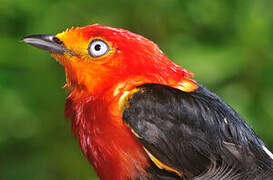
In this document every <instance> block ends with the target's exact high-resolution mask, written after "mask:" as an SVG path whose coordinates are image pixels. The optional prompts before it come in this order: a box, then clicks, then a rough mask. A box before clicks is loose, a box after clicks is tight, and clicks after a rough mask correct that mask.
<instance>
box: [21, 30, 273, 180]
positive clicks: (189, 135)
mask: <svg viewBox="0 0 273 180" xmlns="http://www.w3.org/2000/svg"><path fill="white" fill-rule="evenodd" d="M24 41H25V42H27V43H29V44H32V45H34V46H37V47H40V48H42V49H46V50H49V51H50V52H51V53H52V55H53V56H54V57H55V58H56V59H58V61H59V62H60V63H61V64H62V65H63V66H64V68H65V71H66V79H67V83H66V86H65V87H67V88H69V89H70V94H69V96H68V97H67V100H66V108H65V114H66V116H67V117H69V118H70V120H71V124H72V129H73V132H74V134H75V136H76V137H77V138H78V139H79V142H80V146H81V149H82V152H83V153H84V155H85V156H86V157H87V159H88V160H89V162H90V163H91V164H92V166H93V167H94V169H95V171H96V172H97V174H98V176H99V177H100V179H102V180H110V179H111V180H115V179H117V180H118V179H132V180H134V179H141V180H146V179H158V180H160V179H162V180H163V179H170V180H172V179H234V180H235V179H255V178H256V179H259V178H263V179H272V177H273V155H272V154H271V153H270V151H269V150H268V149H267V148H266V145H265V144H264V143H263V142H262V140H260V139H259V138H258V137H257V135H256V134H255V133H254V131H253V130H252V129H251V128H250V127H249V126H248V125H247V123H246V122H245V121H244V120H242V119H241V117H240V116H239V115H238V114H237V113H236V112H235V111H234V110H233V109H232V108H231V107H229V106H228V105H227V104H225V103H224V102H223V101H222V100H221V99H220V98H219V97H217V96H216V95H215V94H213V93H211V92H210V91H208V90H207V89H206V88H204V87H203V86H201V85H200V84H198V83H197V82H195V81H194V80H192V79H191V78H190V76H193V74H192V73H191V72H189V71H187V70H185V69H183V68H182V67H180V66H178V65H176V64H174V63H173V62H172V61H170V60H169V59H168V58H167V56H166V55H164V54H163V53H162V52H161V50H160V49H159V48H158V46H157V45H156V44H154V43H153V42H151V41H150V40H148V39H146V38H144V37H142V36H140V35H136V34H134V33H131V32H129V31H126V30H122V29H116V28H110V27H105V26H101V25H91V26H87V27H84V28H73V29H70V30H67V31H65V32H63V33H60V34H57V35H56V36H55V35H34V36H28V37H26V38H25V39H24Z"/></svg>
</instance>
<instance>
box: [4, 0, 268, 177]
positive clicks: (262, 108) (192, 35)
mask: <svg viewBox="0 0 273 180" xmlns="http://www.w3.org/2000/svg"><path fill="white" fill-rule="evenodd" d="M0 4H1V5H0V39H1V40H0V50H1V53H0V99H1V101H0V128H1V129H0V179H4V180H14V179H20V180H24V179H27V180H36V179H39V180H47V179H52V180H54V179H56V180H57V179H66V180H75V179H81V180H85V179H86V180H87V179H88V180H90V179H97V178H96V175H95V173H94V172H93V171H92V167H91V166H90V165H89V163H88V162H87V160H86V159H85V158H84V157H83V155H82V153H81V152H80V148H79V147H78V143H77V142H76V141H75V140H74V138H73V135H72V133H71V132H70V124H69V123H68V122H67V121H66V120H65V119H64V117H63V109H64V102H65V96H66V93H65V91H64V90H62V89H61V88H60V87H61V86H62V85H63V84H64V81H65V79H64V72H63V69H62V67H61V66H59V65H58V64H57V63H56V62H55V61H54V60H53V59H52V58H51V57H50V56H49V54H48V53H47V52H45V51H41V50H38V49H35V48H33V47H30V46H27V45H25V44H23V43H21V42H20V39H21V38H22V37H23V36H25V35H29V34H35V33H57V32H61V31H63V30H65V29H66V28H69V27H71V26H85V25H88V24H93V23H99V24H102V25H108V26H113V27H122V28H125V29H129V30H131V31H133V32H136V33H139V34H142V35H144V36H145V37H147V38H149V39H151V40H153V41H154V42H156V43H157V44H158V45H159V46H160V47H161V49H162V50H163V51H164V52H165V53H166V54H167V55H168V56H169V57H170V58H171V59H172V60H174V61H175V62H176V63H178V64H180V65H182V66H183V67H185V68H187V69H189V70H191V71H193V72H194V73H195V79H196V80H198V81H199V82H200V83H202V84H204V85H206V86H207V87H209V88H210V89H211V90H212V91H214V92H216V93H217V94H218V95H219V96H220V97H222V98H223V99H224V100H225V101H226V102H228V103H229V104H230V105H231V106H232V107H233V108H234V109H235V110H236V111H238V112H239V113H240V114H241V115H242V117H243V118H244V119H245V120H246V121H247V122H248V123H249V124H250V125H251V126H252V127H253V128H254V129H255V131H256V132H257V134H258V135H259V136H260V137H261V138H262V139H263V140H264V141H265V142H266V143H267V144H268V146H269V148H270V149H271V150H272V149H273V130H272V129H273V110H272V108H273V106H272V101H273V53H272V52H273V51H272V47H273V11H272V7H273V1H267V0H260V1H244V0H220V1H219V0H195V1H192V0H168V1H167V0H157V1H152V0H138V1H127V0H116V1H110V0H109V1H101V0H79V1H65V0H39V1H35V0H0Z"/></svg>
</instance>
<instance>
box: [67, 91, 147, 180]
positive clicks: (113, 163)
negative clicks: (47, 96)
mask: <svg viewBox="0 0 273 180" xmlns="http://www.w3.org/2000/svg"><path fill="white" fill-rule="evenodd" d="M108 98H109V97H107V96H97V97H95V96H86V95H84V96H83V95H81V94H79V93H76V92H73V91H72V92H71V94H70V96H69V97H68V98H67V102H66V111H65V113H66V115H67V116H69V117H70V119H71V122H72V129H73V132H74V134H75V136H76V137H77V138H78V139H79V142H80V146H81V149H82V151H83V153H84V155H85V156H86V157H87V158H88V160H89V162H90V163H91V164H92V165H93V167H94V169H95V171H96V172H97V174H98V176H99V177H100V178H101V179H102V180H108V179H109V180H110V179H112V180H114V179H117V180H118V179H131V178H132V177H137V176H143V177H145V176H147V177H148V176H149V175H148V174H147V173H146V171H145V169H146V167H147V166H148V165H149V164H148V161H147V160H148V157H147V155H146V154H145V152H144V150H143V148H142V147H141V145H140V144H139V143H137V141H136V139H135V137H134V136H133V135H132V134H131V132H130V129H129V128H128V127H127V126H126V125H125V124H123V123H122V121H121V117H120V116H115V115H113V114H112V113H111V112H110V111H109V107H110V106H109V102H108V100H110V98H109V99H108ZM133 179H134V178H133Z"/></svg>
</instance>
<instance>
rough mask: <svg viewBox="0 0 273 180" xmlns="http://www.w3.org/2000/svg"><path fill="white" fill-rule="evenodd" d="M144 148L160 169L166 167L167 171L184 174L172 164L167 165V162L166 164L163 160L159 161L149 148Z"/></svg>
mask: <svg viewBox="0 0 273 180" xmlns="http://www.w3.org/2000/svg"><path fill="white" fill-rule="evenodd" d="M144 150H145V151H146V153H147V154H148V156H149V158H150V159H151V160H152V161H153V162H154V163H155V165H156V166H157V167H158V168H159V169H165V170H167V171H170V172H173V173H175V174H177V175H178V176H180V177H182V176H183V174H182V173H181V172H179V171H177V170H176V169H173V168H171V167H170V166H167V165H166V164H164V163H163V162H161V161H159V160H158V159H157V158H156V157H154V156H153V155H152V154H151V153H150V152H149V151H148V150H147V149H145V148H144Z"/></svg>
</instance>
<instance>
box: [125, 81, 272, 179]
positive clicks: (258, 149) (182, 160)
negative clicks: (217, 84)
mask: <svg viewBox="0 0 273 180" xmlns="http://www.w3.org/2000/svg"><path fill="white" fill-rule="evenodd" d="M138 89H139V91H137V92H135V93H134V94H133V95H132V96H131V97H130V98H129V100H128V103H127V106H126V107H125V109H124V111H123V120H124V121H125V122H126V124H128V125H129V127H130V128H131V129H132V131H133V132H134V134H135V135H136V137H137V139H138V141H139V142H140V143H141V144H142V145H143V146H144V148H145V149H146V151H147V153H148V154H150V158H151V155H152V156H153V157H154V158H156V160H159V161H160V162H161V163H162V164H164V165H166V166H167V167H169V168H171V169H172V170H171V171H170V172H172V174H174V173H175V174H178V175H181V174H183V177H184V178H196V179H242V178H244V179H245V178H247V179H255V178H256V177H259V178H260V177H261V176H262V175H264V177H265V178H267V177H269V178H270V177H271V178H272V174H273V159H272V158H271V157H270V156H269V155H268V153H266V152H265V150H264V148H265V144H264V143H263V142H262V140H260V139H259V138H258V137H257V135H256V134H255V133H254V131H253V130H252V129H251V128H250V127H249V126H248V125H247V123H246V122H245V121H244V120H243V119H242V118H241V117H240V116H239V115H238V114H237V113H236V112H235V111H234V110H233V109H232V108H231V107H230V106H228V105H227V104H226V103H224V102H223V101H222V100H221V99H220V98H219V97H217V96H216V95H215V94H213V93H212V92H210V91H208V90H207V89H206V88H204V87H202V86H200V87H199V88H198V89H197V90H195V91H194V92H183V91H181V90H178V89H175V88H172V87H168V86H164V85H158V84H144V85H142V86H139V87H138ZM153 162H155V160H153ZM155 164H156V163H155ZM161 168H162V167H161ZM163 169H166V168H163ZM166 173H167V172H166ZM177 177H178V176H177ZM271 178H270V179H271Z"/></svg>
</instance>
